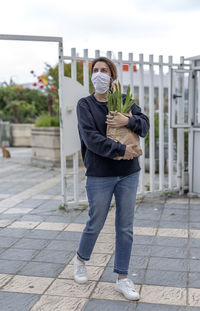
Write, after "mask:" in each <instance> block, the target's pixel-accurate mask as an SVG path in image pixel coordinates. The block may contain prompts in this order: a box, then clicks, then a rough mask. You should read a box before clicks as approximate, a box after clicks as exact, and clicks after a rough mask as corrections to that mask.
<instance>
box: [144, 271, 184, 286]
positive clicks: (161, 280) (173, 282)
mask: <svg viewBox="0 0 200 311" xmlns="http://www.w3.org/2000/svg"><path fill="white" fill-rule="evenodd" d="M154 268H155V267H154ZM144 284H148V285H162V286H175V287H186V285H187V272H176V271H160V270H149V269H148V270H147V272H146V275H145V280H144Z"/></svg>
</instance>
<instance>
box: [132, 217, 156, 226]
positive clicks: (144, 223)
mask: <svg viewBox="0 0 200 311" xmlns="http://www.w3.org/2000/svg"><path fill="white" fill-rule="evenodd" d="M158 223H159V220H153V219H135V218H134V226H136V227H154V228H157V226H158Z"/></svg>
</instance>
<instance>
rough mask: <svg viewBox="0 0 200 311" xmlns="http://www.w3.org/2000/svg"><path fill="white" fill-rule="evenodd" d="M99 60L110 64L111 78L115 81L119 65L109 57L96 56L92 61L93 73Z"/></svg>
mask: <svg viewBox="0 0 200 311" xmlns="http://www.w3.org/2000/svg"><path fill="white" fill-rule="evenodd" d="M97 62H104V63H106V64H107V65H108V67H109V69H110V72H111V78H112V79H113V81H115V80H116V79H117V67H116V66H115V64H114V63H113V62H112V61H111V60H110V59H109V58H107V57H98V58H95V59H94V60H93V61H92V65H91V73H93V69H94V66H95V64H96V63H97Z"/></svg>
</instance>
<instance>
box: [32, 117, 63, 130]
mask: <svg viewBox="0 0 200 311" xmlns="http://www.w3.org/2000/svg"><path fill="white" fill-rule="evenodd" d="M35 126H45V127H46V126H59V117H58V116H51V115H50V114H42V115H41V116H39V117H38V118H37V119H36V121H35Z"/></svg>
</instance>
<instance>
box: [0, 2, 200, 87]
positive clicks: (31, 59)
mask: <svg viewBox="0 0 200 311" xmlns="http://www.w3.org/2000/svg"><path fill="white" fill-rule="evenodd" d="M199 29H200V0H123V1H118V0H98V1H97V0H74V1H68V0H65V1H63V0H56V1H54V0H28V1H27V0H18V1H16V0H7V1H3V2H2V3H1V18H0V34H9V35H10V34H12V35H38V36H58V37H63V42H64V55H65V56H69V55H70V51H71V48H76V51H77V53H78V54H79V55H80V56H81V55H82V54H83V49H88V51H89V57H94V51H95V50H100V51H101V52H102V54H104V55H105V54H106V51H108V50H109V51H113V56H114V57H117V53H118V52H119V51H120V52H123V58H124V59H128V53H133V54H134V59H135V60H138V58H139V54H140V53H143V54H144V58H145V59H146V60H148V58H149V55H150V54H154V58H155V60H157V59H158V57H159V55H163V57H164V61H167V60H168V56H169V55H172V56H173V58H174V60H175V61H179V58H180V56H185V57H190V56H196V55H200V40H198V39H199V35H198V30H199ZM57 59H58V46H57V44H56V43H41V42H40V43H39V42H23V41H5V40H4V41H2V40H0V83H2V82H3V81H7V82H9V80H10V78H12V79H13V80H14V81H15V82H16V83H19V84H20V83H25V82H32V81H34V79H33V76H32V75H31V74H30V71H31V70H34V71H35V73H36V74H37V75H40V74H42V73H43V71H44V67H45V62H47V63H49V64H51V65H52V66H54V65H55V64H56V63H57Z"/></svg>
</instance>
